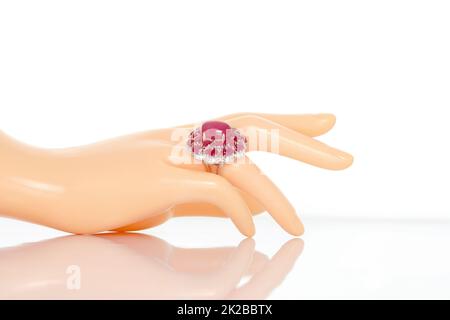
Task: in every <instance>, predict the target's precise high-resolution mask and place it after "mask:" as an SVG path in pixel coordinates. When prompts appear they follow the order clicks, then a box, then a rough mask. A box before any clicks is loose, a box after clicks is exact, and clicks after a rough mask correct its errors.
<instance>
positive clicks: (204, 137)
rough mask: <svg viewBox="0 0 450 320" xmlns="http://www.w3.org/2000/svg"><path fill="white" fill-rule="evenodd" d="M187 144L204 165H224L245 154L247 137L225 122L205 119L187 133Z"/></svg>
mask: <svg viewBox="0 0 450 320" xmlns="http://www.w3.org/2000/svg"><path fill="white" fill-rule="evenodd" d="M187 145H188V148H189V150H190V152H191V153H192V155H193V156H194V158H195V159H197V160H201V161H203V163H205V164H206V165H224V164H227V163H232V162H233V161H235V160H236V159H239V158H242V157H244V156H245V150H246V148H247V138H246V137H245V136H244V135H242V134H241V133H240V132H239V130H238V129H236V128H232V127H231V126H230V125H229V124H227V123H226V122H222V121H207V122H205V123H203V124H202V125H201V126H200V127H198V128H196V129H194V130H193V131H192V132H191V133H190V134H189V137H188V141H187Z"/></svg>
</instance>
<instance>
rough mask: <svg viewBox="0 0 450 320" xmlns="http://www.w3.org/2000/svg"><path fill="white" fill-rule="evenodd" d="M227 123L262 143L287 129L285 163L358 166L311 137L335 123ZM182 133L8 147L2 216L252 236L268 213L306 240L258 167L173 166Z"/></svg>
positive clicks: (245, 117) (243, 118) (266, 119)
mask: <svg viewBox="0 0 450 320" xmlns="http://www.w3.org/2000/svg"><path fill="white" fill-rule="evenodd" d="M221 120H225V121H227V122H228V123H229V124H230V125H231V126H233V127H236V128H239V129H241V130H242V131H244V132H245V131H251V130H253V131H255V132H257V133H258V134H257V135H256V136H255V137H256V139H262V138H263V139H264V138H267V139H270V137H268V132H269V133H270V131H268V130H273V129H275V130H278V132H279V137H280V141H279V153H280V154H281V155H283V156H287V157H291V158H294V159H297V160H299V161H303V162H307V163H310V164H312V165H315V166H319V167H323V168H328V169H343V168H346V167H347V166H349V165H350V164H351V162H352V157H351V156H350V155H348V154H346V153H344V152H342V151H338V150H336V149H333V148H331V147H329V146H326V145H325V144H323V143H321V142H318V141H316V140H314V139H313V138H311V137H312V136H316V135H320V134H323V133H325V132H327V131H328V130H329V129H330V128H331V127H332V126H333V124H334V117H333V116H331V115H317V116H310V115H306V116H305V115H303V116H301V115H289V116H281V115H255V114H241V115H232V116H228V117H224V118H222V119H221ZM188 127H189V128H192V126H186V128H188ZM173 130H174V129H164V130H156V131H151V132H145V133H142V134H135V135H131V136H126V137H122V138H118V139H115V140H111V141H106V142H103V143H98V144H94V145H90V146H85V147H79V148H69V149H63V150H42V149H36V148H31V147H28V146H24V145H21V144H18V143H15V142H11V141H7V143H5V144H3V145H4V147H1V146H0V148H3V149H4V152H3V154H4V159H2V160H4V161H3V162H2V167H1V168H0V212H2V213H3V214H6V215H9V216H11V217H15V218H19V219H23V220H27V221H31V222H35V223H40V224H44V225H47V226H50V227H54V228H57V229H61V230H64V231H69V232H74V233H96V232H100V231H105V230H120V231H129V230H140V229H144V228H148V227H152V226H155V225H158V224H160V223H162V222H164V221H166V220H167V219H169V218H170V217H172V216H185V215H212V216H229V217H230V218H231V219H232V221H233V222H234V223H235V224H236V226H237V227H238V229H239V230H240V231H241V232H242V233H243V234H244V235H247V236H251V235H253V234H254V224H253V221H252V215H251V214H252V213H257V212H261V211H262V210H267V211H268V212H269V213H270V214H271V215H272V216H273V217H274V219H275V220H276V221H277V222H278V223H279V224H280V225H281V226H282V227H283V228H284V229H285V230H286V231H287V232H289V233H291V234H293V235H300V234H302V233H303V226H302V224H301V222H300V220H299V218H298V217H297V215H296V213H295V210H294V208H293V207H292V205H291V204H290V203H289V202H288V200H287V199H286V198H285V197H284V195H283V194H282V193H281V192H280V191H279V190H278V188H277V187H276V186H275V185H274V184H273V183H272V182H271V181H270V180H269V179H268V178H267V177H266V176H265V175H263V174H261V172H260V171H259V169H258V168H257V167H256V166H255V165H254V164H252V163H249V162H248V161H247V162H245V163H236V164H229V165H225V166H223V167H222V168H220V170H219V172H218V173H219V174H218V175H216V174H213V173H208V172H205V167H204V166H203V165H201V164H195V163H194V164H185V163H182V164H176V163H174V162H173V161H171V155H172V153H173V151H174V147H176V145H177V144H178V143H179V141H172V139H171V135H172V133H173ZM0 140H1V139H0ZM249 144H250V146H251V147H252V146H253V149H252V150H250V151H258V150H260V147H261V144H259V143H257V142H256V143H252V142H251V141H250V143H249ZM0 151H3V150H0ZM269 151H270V150H269Z"/></svg>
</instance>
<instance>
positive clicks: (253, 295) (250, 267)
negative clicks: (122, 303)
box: [0, 233, 303, 299]
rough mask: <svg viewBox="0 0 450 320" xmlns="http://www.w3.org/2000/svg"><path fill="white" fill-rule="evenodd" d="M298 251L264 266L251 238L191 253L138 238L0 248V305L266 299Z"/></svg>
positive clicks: (287, 247)
mask: <svg viewBox="0 0 450 320" xmlns="http://www.w3.org/2000/svg"><path fill="white" fill-rule="evenodd" d="M302 249H303V241H302V240H301V239H291V240H290V241H288V242H286V243H285V244H284V245H283V246H282V247H281V248H280V249H279V251H278V252H277V253H276V254H275V256H274V257H272V258H271V259H269V258H268V257H267V256H266V255H264V254H262V253H260V252H258V251H255V244H254V241H253V240H252V239H245V240H243V241H242V242H241V243H240V244H239V246H237V247H224V248H205V249H203V248H200V249H199V248H197V249H189V248H178V247H174V246H171V245H170V244H169V243H167V242H165V241H163V240H161V239H158V238H156V237H152V236H148V235H143V234H136V233H133V234H111V233H109V234H101V235H96V236H67V237H62V238H56V239H51V240H45V241H42V242H38V243H30V244H25V245H20V246H17V247H13V248H6V249H2V248H0V262H1V263H0V283H1V286H0V299H264V298H267V296H268V295H269V294H270V292H271V291H272V290H273V289H274V288H276V287H277V286H278V285H279V284H280V283H281V282H282V281H283V279H284V278H285V276H286V275H287V274H288V273H289V271H290V270H291V268H292V267H293V265H294V263H295V261H296V260H297V258H298V257H299V255H300V254H301V252H302ZM36 261H39V263H36ZM30 266H32V267H30ZM130 270H133V272H130ZM245 276H250V280H249V281H248V282H247V283H246V284H244V285H243V286H240V287H238V285H239V283H240V281H241V279H242V277H245ZM30 284H39V285H30Z"/></svg>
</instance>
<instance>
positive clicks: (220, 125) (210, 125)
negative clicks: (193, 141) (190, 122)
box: [202, 121, 231, 134]
mask: <svg viewBox="0 0 450 320" xmlns="http://www.w3.org/2000/svg"><path fill="white" fill-rule="evenodd" d="M210 129H214V130H219V131H222V133H223V134H226V133H227V130H229V129H231V127H230V126H229V125H228V124H227V123H225V122H222V121H207V122H205V123H204V124H202V133H204V132H206V131H207V130H210Z"/></svg>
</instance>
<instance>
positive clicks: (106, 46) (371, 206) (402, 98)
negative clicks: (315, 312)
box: [0, 0, 450, 298]
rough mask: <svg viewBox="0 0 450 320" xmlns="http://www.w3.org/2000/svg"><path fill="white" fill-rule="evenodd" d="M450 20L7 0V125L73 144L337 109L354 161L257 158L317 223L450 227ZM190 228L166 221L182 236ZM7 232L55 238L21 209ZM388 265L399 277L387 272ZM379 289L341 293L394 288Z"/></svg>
mask: <svg viewBox="0 0 450 320" xmlns="http://www.w3.org/2000/svg"><path fill="white" fill-rule="evenodd" d="M449 17H450V3H449V2H448V1H411V0H409V1H305V2H301V1H111V0H108V1H75V2H74V1H2V2H0V130H3V131H5V132H6V133H8V134H10V135H12V136H14V137H15V138H17V139H19V140H22V141H24V142H27V143H30V144H34V145H38V146H42V147H65V146H73V145H79V144H85V143H91V142H95V141H98V140H101V139H106V138H109V137H112V136H117V135H122V134H128V133H133V132H136V131H142V130H149V129H153V128H159V127H167V126H174V125H178V124H183V123H189V122H195V121H199V120H203V119H208V118H212V117H216V116H220V115H223V114H228V113H234V112H242V111H252V112H266V113H284V114H289V113H320V112H327V113H334V114H336V115H337V119H338V121H337V124H336V127H335V129H333V131H331V132H330V133H329V134H327V135H326V136H324V137H323V138H320V139H322V140H323V141H325V142H327V143H329V144H331V145H333V146H335V147H338V148H341V149H343V150H345V151H348V152H350V153H352V154H353V155H354V157H355V161H354V165H353V166H352V167H351V168H349V169H348V170H346V171H340V172H332V171H326V170H321V169H317V168H314V167H311V166H309V165H305V164H300V163H297V162H295V161H294V160H290V159H283V158H280V157H277V156H275V155H267V154H255V155H253V156H252V158H253V159H254V160H255V162H257V164H258V165H259V166H260V167H261V168H262V169H263V170H264V171H265V172H266V173H267V175H269V176H270V177H271V178H272V179H273V180H274V181H275V182H276V183H277V184H278V185H279V187H280V188H281V189H282V190H283V191H284V192H285V193H286V195H287V196H288V198H289V199H290V200H291V201H292V203H293V205H294V206H295V207H296V208H298V211H299V214H300V215H301V217H303V218H304V219H305V221H306V222H308V219H310V220H311V221H313V220H314V219H318V218H320V219H319V221H327V220H326V219H327V217H329V218H330V219H337V221H339V219H342V218H346V219H347V218H354V219H359V220H358V221H360V220H362V221H364V220H365V219H366V220H367V221H368V223H371V221H374V220H375V219H380V218H382V219H384V220H383V221H391V222H392V224H394V223H399V222H398V221H399V220H400V223H401V221H410V220H411V219H412V220H414V221H419V222H420V221H425V222H424V223H433V222H434V223H435V224H436V225H438V223H441V224H446V222H445V221H447V220H449V219H450V202H449V201H448V190H449V188H448V181H450V170H449V168H448V166H449V163H450V151H449V143H448V139H449V137H450V127H449V126H448V123H449V116H450V114H449V111H448V110H449V107H450V58H449V57H450V19H449ZM0 165H1V164H0ZM258 219H260V220H261V223H260V224H263V220H262V219H264V218H258ZM323 219H325V220H323ZM350 220H351V219H350ZM426 220H429V222H426ZM314 221H316V220H314ZM333 221H334V220H333ZM340 221H348V220H340ZM177 223H178V222H173V223H172V222H170V223H169V224H167V225H165V226H162V227H161V228H164V229H163V230H164V232H165V234H167V235H168V237H170V238H171V239H173V241H174V242H178V241H180V239H179V238H177V237H176V236H174V235H173V233H172V234H171V226H172V227H173V228H174V229H173V230H178V229H177V228H175V224H177ZM209 223H212V227H211V228H214V227H213V226H214V223H215V222H210V219H206V220H205V221H204V222H202V225H201V226H200V225H199V224H198V223H195V224H194V225H196V226H197V228H199V229H200V228H202V227H205V228H207V227H208V224H209ZM311 224H312V225H316V224H317V221H316V222H311ZM318 225H319V226H320V223H318ZM344 225H345V224H344ZM227 226H228V224H227ZM257 226H258V221H257ZM194 228H195V227H194ZM261 228H263V227H261ZM268 228H269V229H267V230H268V231H267V232H270V233H280V232H281V231H280V230H278V229H276V228H275V227H273V228H271V227H268ZM306 228H307V231H308V224H306ZM312 229H313V230H315V229H314V228H312ZM348 229H349V227H348V225H346V226H345V227H344V228H343V231H342V232H345V230H347V232H348ZM350 229H351V228H350ZM2 230H8V233H7V232H4V234H5V235H8V234H9V235H8V236H4V237H3V240H2V236H1V235H0V241H1V243H2V244H4V245H8V244H13V243H20V242H21V241H30V240H32V239H33V235H34V234H35V235H36V237H37V238H41V237H46V236H47V237H48V236H50V235H53V234H54V233H53V231H50V230H47V229H44V228H41V227H34V226H29V225H26V224H24V223H21V222H15V221H10V220H0V232H2ZM24 230H25V231H26V235H24V233H25V231H24ZM218 230H221V227H220V228H218ZM370 230H372V231H368V234H369V235H370V234H372V233H371V232H374V230H373V229H370ZM439 230H441V229H439ZM448 231H449V230H448V229H446V231H445V232H443V235H444V236H445V237H444V239H445V240H447V241H448V240H449V239H448V237H446V235H447V234H448ZM227 232H229V233H230V234H232V236H230V237H231V238H232V239H235V238H236V239H239V236H238V235H237V234H236V233H235V231H234V230H228V229H227V231H226V232H225V231H224V234H227ZM310 232H311V230H310ZM333 232H335V233H336V234H337V235H339V233H338V232H337V230H334V229H333ZM384 232H387V231H386V230H385V231H384ZM414 232H417V230H415V231H414ZM440 232H442V230H441V231H440ZM311 233H312V232H311ZM311 233H310V234H311ZM12 234H14V235H12ZM373 234H374V236H375V235H376V234H377V233H376V232H375V233H373ZM382 234H383V233H382V232H381V235H382ZM413 234H414V233H411V234H410V236H411V237H413ZM430 234H434V232H431V231H430ZM317 235H318V233H312V234H311V237H313V238H314V237H315V238H318V237H317ZM347 236H348V235H347ZM306 237H307V236H306ZM323 237H325V238H323ZM323 237H322V238H321V239H322V241H324V242H325V241H332V240H331V239H330V238H327V234H323ZM329 237H331V236H329ZM400 237H402V236H400V235H399V236H398V238H395V236H394V239H397V240H398V241H400V240H401V239H400ZM194 238H195V237H194ZM11 239H14V240H11ZM256 239H257V245H261V246H263V247H264V245H265V244H264V243H265V242H264V241H265V240H264V239H262V238H261V240H258V236H257V238H256ZM414 239H416V238H414ZM307 240H308V239H307V238H306V240H305V250H306V248H308V241H307ZM441 240H442V239H441ZM183 241H184V243H185V244H186V242H185V241H186V239H184V240H183ZM258 241H259V242H258ZM342 241H344V240H342ZM349 241H350V239H349ZM368 241H372V242H373V241H375V240H374V239H372V238H371V239H370V240H368ZM372 242H371V243H372ZM187 243H189V241H188V242H187ZM447 244H448V242H447ZM208 245H209V244H208V243H206V244H205V246H208ZM436 245H444V243H442V241H437V242H436V243H434V242H432V243H430V246H436ZM319 247H320V246H319ZM385 247H386V248H388V249H387V250H389V248H390V247H391V246H390V245H388V244H386V246H385ZM364 250H365V249H364V248H362V247H360V248H358V249H355V252H354V256H353V258H352V259H353V260H355V259H357V256H360V253H361V252H365V251H364ZM305 252H306V251H305ZM365 253H367V252H365ZM317 254H319V253H317ZM321 255H326V253H323V252H322V253H321ZM394 256H395V255H394ZM391 258H392V257H391ZM391 258H389V259H391ZM352 259H347V260H345V259H344V261H353V260H352ZM386 261H388V260H386ZM445 261H446V263H447V264H446V265H445V264H444V266H447V267H448V266H449V265H450V262H448V260H445ZM322 262H323V261H320V260H319V261H317V263H322ZM350 263H353V262H349V264H350ZM368 263H369V264H370V263H371V262H368ZM380 263H382V262H380ZM386 263H387V262H386ZM311 265H314V264H312V262H311ZM370 266H373V265H370ZM367 267H369V265H367ZM416 267H417V266H416ZM419 267H420V266H419ZM313 269H314V268H311V270H313ZM345 270H347V269H345ZM389 270H390V271H392V274H393V275H392V276H395V275H397V273H396V272H397V271H395V270H392V269H389V268H388V271H386V272H387V273H383V272H381V273H380V277H382V275H383V274H384V275H385V276H386V274H389V272H390V271H389ZM347 271H348V272H349V274H350V273H351V272H355V269H354V268H353V267H352V268H350V267H349V268H348V270H347ZM418 272H419V273H420V272H424V273H427V271H426V270H425V271H423V269H421V267H420V268H419V269H418ZM400 273H401V272H400V271H399V274H400ZM344 274H345V272H344ZM428 274H429V273H428ZM363 276H364V277H365V278H364V279H366V280H367V279H369V280H367V281H368V282H367V283H369V285H368V287H366V288H372V289H373V283H374V282H373V281H375V280H373V278H372V276H371V274H370V273H367V272H365V273H363ZM344 279H345V277H344ZM370 279H372V280H373V281H372V280H370ZM440 279H441V280H440V281H441V285H442V279H443V278H440ZM444 279H447V282H443V283H444V284H445V285H446V286H448V284H449V282H450V279H449V277H448V274H447V275H446V278H445V277H444ZM375 282H376V283H377V285H378V286H381V288H385V289H386V292H391V293H392V292H395V290H393V291H392V290H390V291H388V289H387V288H388V286H383V284H381V285H380V284H379V281H378V282H377V281H375ZM432 283H434V282H432ZM436 285H439V281H436ZM430 286H431V284H430ZM311 287H313V285H311ZM319 288H320V287H319ZM332 288H334V289H336V287H332ZM328 289H330V288H328ZM372 289H367V292H366V293H367V294H366V295H365V294H364V292H363V291H358V290H361V288H359V289H358V290H356V289H355V290H356V291H351V292H350V293H349V294H348V295H345V294H342V292H341V291H339V292H340V293H341V296H343V297H350V296H353V297H354V296H358V292H360V293H361V294H360V295H359V296H360V297H379V295H376V294H372V295H371V294H370V293H373V292H372V291H371V290H372ZM391 289H392V288H391ZM406 289H407V288H406ZM286 290H287V289H286ZM330 290H331V292H333V291H332V289H330ZM327 292H329V293H330V291H327ZM336 292H338V291H336ZM399 292H400V293H399V294H401V292H402V291H401V290H400V291H399ZM407 292H408V291H407V290H405V291H404V294H406V293H407ZM427 292H432V290H431V289H430V290H428V291H427ZM435 292H440V291H439V290H437V291H435ZM284 293H285V294H281V295H280V297H288V298H289V297H291V298H294V297H300V295H299V293H298V292H297V291H296V290H295V289H294V288H291V289H289V290H287V291H284ZM306 296H307V295H306ZM310 296H311V297H318V296H321V295H320V294H316V295H314V294H311V295H310ZM322 296H327V295H326V294H323V295H322ZM331 296H333V295H332V294H331ZM334 296H340V295H339V294H336V295H334ZM381 296H383V295H382V294H381ZM301 297H305V296H301Z"/></svg>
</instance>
